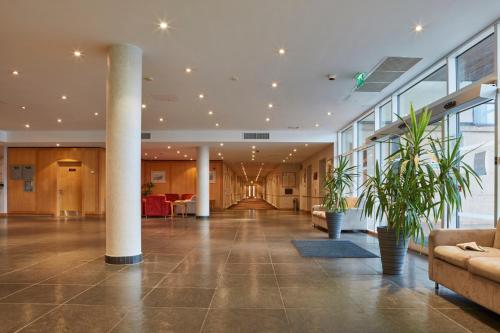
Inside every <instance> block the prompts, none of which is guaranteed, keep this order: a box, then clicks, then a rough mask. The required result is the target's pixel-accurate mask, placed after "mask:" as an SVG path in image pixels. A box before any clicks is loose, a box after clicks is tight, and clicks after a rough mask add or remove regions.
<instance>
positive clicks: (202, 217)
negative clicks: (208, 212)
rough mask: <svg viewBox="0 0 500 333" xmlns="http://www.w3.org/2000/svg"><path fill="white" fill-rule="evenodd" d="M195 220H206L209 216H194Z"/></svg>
mask: <svg viewBox="0 0 500 333" xmlns="http://www.w3.org/2000/svg"><path fill="white" fill-rule="evenodd" d="M196 218H197V219H200V220H208V219H209V218H210V216H196Z"/></svg>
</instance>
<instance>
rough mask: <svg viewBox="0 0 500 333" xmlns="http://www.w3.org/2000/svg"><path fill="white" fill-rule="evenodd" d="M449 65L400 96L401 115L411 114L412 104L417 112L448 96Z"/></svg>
mask: <svg viewBox="0 0 500 333" xmlns="http://www.w3.org/2000/svg"><path fill="white" fill-rule="evenodd" d="M447 68H448V66H447V65H444V66H443V67H441V68H439V69H438V70H437V71H435V72H434V73H432V74H431V75H429V76H427V77H426V78H425V79H423V80H422V81H420V82H419V83H417V84H416V85H414V86H413V87H411V88H410V89H408V90H406V91H405V92H404V93H402V94H401V95H399V114H400V115H401V116H406V115H408V114H409V113H410V104H413V108H414V109H415V111H416V110H418V109H420V108H423V107H424V106H426V105H429V104H430V103H432V102H434V101H436V100H438V99H440V98H442V97H444V96H446V95H447V82H448V72H447Z"/></svg>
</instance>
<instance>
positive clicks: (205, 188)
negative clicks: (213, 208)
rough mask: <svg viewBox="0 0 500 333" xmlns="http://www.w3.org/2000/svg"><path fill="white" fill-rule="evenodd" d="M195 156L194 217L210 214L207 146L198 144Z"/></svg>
mask: <svg viewBox="0 0 500 333" xmlns="http://www.w3.org/2000/svg"><path fill="white" fill-rule="evenodd" d="M197 151H198V157H197V158H196V217H208V216H210V182H209V172H210V156H209V148H208V146H199V147H198V149H197Z"/></svg>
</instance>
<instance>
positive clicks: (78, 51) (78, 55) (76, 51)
mask: <svg viewBox="0 0 500 333" xmlns="http://www.w3.org/2000/svg"><path fill="white" fill-rule="evenodd" d="M82 55H83V53H82V51H80V50H74V51H73V56H74V57H76V58H80V57H81V56H82Z"/></svg>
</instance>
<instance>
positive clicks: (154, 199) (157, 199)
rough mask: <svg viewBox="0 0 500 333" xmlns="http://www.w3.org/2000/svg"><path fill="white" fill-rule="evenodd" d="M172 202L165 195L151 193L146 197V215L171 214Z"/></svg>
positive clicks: (164, 215) (165, 215)
mask: <svg viewBox="0 0 500 333" xmlns="http://www.w3.org/2000/svg"><path fill="white" fill-rule="evenodd" d="M170 207H171V206H170V202H168V201H167V200H166V199H165V196H164V195H150V196H147V197H146V198H144V216H146V217H149V216H163V217H167V216H169V215H170V214H171V211H172V210H171V208H170Z"/></svg>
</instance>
